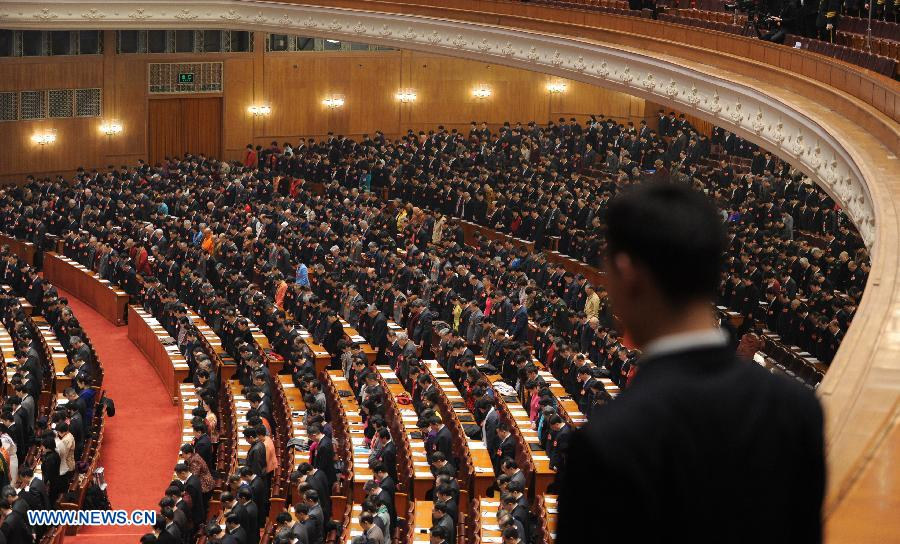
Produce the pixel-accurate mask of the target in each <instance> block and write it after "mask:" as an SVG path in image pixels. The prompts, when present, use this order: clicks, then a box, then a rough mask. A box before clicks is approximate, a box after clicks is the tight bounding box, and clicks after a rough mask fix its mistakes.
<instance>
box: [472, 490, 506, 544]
mask: <svg viewBox="0 0 900 544" xmlns="http://www.w3.org/2000/svg"><path fill="white" fill-rule="evenodd" d="M478 508H479V514H480V516H479V527H480V531H479V536H480V539H481V542H483V543H484V544H500V543H501V542H503V535H502V533H501V531H500V526H499V525H498V524H497V512H498V511H500V499H479V501H478Z"/></svg>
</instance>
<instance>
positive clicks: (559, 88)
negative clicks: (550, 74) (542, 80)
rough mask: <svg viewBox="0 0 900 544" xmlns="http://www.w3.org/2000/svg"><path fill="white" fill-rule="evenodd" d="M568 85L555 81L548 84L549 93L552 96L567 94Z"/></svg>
mask: <svg viewBox="0 0 900 544" xmlns="http://www.w3.org/2000/svg"><path fill="white" fill-rule="evenodd" d="M566 88H567V85H566V84H565V83H563V82H562V81H553V82H551V83H548V84H547V91H548V92H549V93H550V94H559V93H564V92H566Z"/></svg>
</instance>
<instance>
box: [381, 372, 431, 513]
mask: <svg viewBox="0 0 900 544" xmlns="http://www.w3.org/2000/svg"><path fill="white" fill-rule="evenodd" d="M375 368H376V370H377V372H378V376H379V380H380V381H381V386H382V387H383V388H384V391H385V394H386V395H387V402H388V403H389V404H390V405H391V406H393V407H394V408H395V409H396V411H397V415H398V416H399V417H400V421H399V424H400V425H401V426H402V428H403V430H404V432H405V434H406V438H407V439H408V442H409V448H410V456H411V458H412V465H413V473H412V474H411V475H410V476H411V480H412V498H414V499H415V500H424V499H425V494H426V493H427V492H428V490H429V489H431V488H432V486H433V484H434V475H433V474H431V467H430V465H429V464H428V454H427V453H425V440H424V439H423V438H414V437H413V434H412V433H416V435H418V433H419V427H418V426H417V423H418V421H419V415H418V414H417V413H416V411H415V409H414V408H413V406H412V404H411V403H410V404H399V403H398V402H397V397H398V396H399V395H401V394H407V391H406V388H404V387H403V384H402V383H400V379H399V378H398V377H397V374H396V373H395V372H394V371H393V370H392V369H391V367H389V366H387V365H384V366H381V365H379V366H376V367H375ZM397 458H398V459H399V458H400V453H399V452H398V454H397ZM398 468H399V467H398Z"/></svg>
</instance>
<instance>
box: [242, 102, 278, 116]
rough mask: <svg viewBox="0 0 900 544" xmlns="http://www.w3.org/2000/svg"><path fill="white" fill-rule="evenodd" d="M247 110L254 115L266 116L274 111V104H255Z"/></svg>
mask: <svg viewBox="0 0 900 544" xmlns="http://www.w3.org/2000/svg"><path fill="white" fill-rule="evenodd" d="M247 111H249V112H250V114H251V115H253V116H254V117H260V116H266V115H269V114H270V113H272V106H269V105H268V104H255V105H253V106H250V107H249V108H247Z"/></svg>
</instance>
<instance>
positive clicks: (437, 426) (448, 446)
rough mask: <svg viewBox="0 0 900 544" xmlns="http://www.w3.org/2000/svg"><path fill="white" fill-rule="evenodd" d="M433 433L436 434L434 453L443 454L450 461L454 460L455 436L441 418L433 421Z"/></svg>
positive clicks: (435, 417) (435, 418)
mask: <svg viewBox="0 0 900 544" xmlns="http://www.w3.org/2000/svg"><path fill="white" fill-rule="evenodd" d="M431 431H432V432H433V433H434V441H433V443H434V451H439V452H441V453H443V454H444V456H445V457H446V458H447V459H448V460H449V459H453V435H451V434H450V429H448V428H447V426H446V425H444V422H443V421H441V418H440V417H438V416H434V417H433V418H432V419H431Z"/></svg>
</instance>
